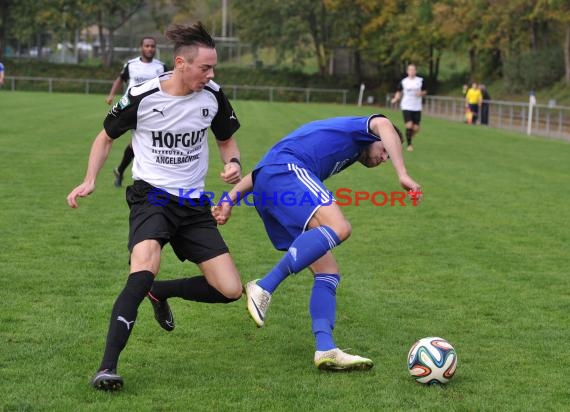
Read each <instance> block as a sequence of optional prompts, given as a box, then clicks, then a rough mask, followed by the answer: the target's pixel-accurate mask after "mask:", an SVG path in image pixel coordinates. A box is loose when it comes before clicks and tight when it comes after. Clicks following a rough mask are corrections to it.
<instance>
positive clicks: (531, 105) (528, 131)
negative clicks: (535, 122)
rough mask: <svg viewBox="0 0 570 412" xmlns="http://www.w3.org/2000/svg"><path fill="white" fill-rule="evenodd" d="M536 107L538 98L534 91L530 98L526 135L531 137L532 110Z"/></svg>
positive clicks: (531, 92)
mask: <svg viewBox="0 0 570 412" xmlns="http://www.w3.org/2000/svg"><path fill="white" fill-rule="evenodd" d="M535 105H536V96H535V95H534V90H531V91H530V97H529V99H528V121H527V124H526V134H527V135H530V134H531V132H532V108H533V107H534V106H535Z"/></svg>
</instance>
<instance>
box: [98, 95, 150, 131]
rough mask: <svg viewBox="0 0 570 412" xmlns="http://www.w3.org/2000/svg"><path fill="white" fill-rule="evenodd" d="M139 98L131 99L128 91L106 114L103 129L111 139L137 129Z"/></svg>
mask: <svg viewBox="0 0 570 412" xmlns="http://www.w3.org/2000/svg"><path fill="white" fill-rule="evenodd" d="M140 101H141V96H137V97H133V96H131V93H130V91H128V92H127V93H126V94H125V95H124V96H123V97H121V100H119V101H118V102H117V103H115V105H114V106H113V108H112V109H111V110H110V111H109V113H107V117H105V120H104V122H103V127H104V128H105V131H106V132H107V134H108V135H109V137H110V138H111V139H116V138H118V137H120V136H121V135H123V134H124V133H125V132H126V131H127V130H131V129H135V128H136V127H137V111H138V107H139V103H140Z"/></svg>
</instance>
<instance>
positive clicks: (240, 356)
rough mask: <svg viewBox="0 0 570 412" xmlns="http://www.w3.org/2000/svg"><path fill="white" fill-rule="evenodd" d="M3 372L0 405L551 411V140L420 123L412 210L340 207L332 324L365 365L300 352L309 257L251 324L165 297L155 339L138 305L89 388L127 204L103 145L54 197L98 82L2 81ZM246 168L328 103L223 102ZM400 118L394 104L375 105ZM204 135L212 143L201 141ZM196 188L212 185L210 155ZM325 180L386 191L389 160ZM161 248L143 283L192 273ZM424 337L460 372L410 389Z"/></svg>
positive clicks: (305, 343) (239, 217) (561, 354)
mask: <svg viewBox="0 0 570 412" xmlns="http://www.w3.org/2000/svg"><path fill="white" fill-rule="evenodd" d="M0 94H1V95H2V98H0V111H1V112H2V115H3V120H2V122H0V136H2V137H1V138H2V143H3V153H4V157H3V161H2V162H1V163H0V174H1V175H2V182H3V187H4V188H5V189H6V190H4V196H2V198H1V199H0V210H1V211H2V219H0V231H1V232H2V236H1V237H0V257H1V261H2V265H3V272H2V276H1V277H0V300H1V301H2V302H4V305H3V307H2V311H0V324H1V325H2V327H1V328H0V342H2V352H1V353H2V355H1V356H0V373H1V375H2V377H3V382H2V388H3V391H2V396H1V397H0V409H1V410H3V411H13V410H15V411H94V410H98V411H99V410H105V411H137V412H138V411H206V410H207V411H255V410H268V411H291V410H298V411H331V410H335V411H336V410H338V411H345V410H349V411H383V410H386V411H410V410H418V411H442V410H446V411H448V410H449V411H493V410H499V409H500V410H501V411H502V410H504V411H523V410H524V411H526V410H532V411H535V410H536V411H538V410H548V411H562V410H566V409H567V406H568V384H567V379H566V378H567V371H568V370H569V368H570V364H569V360H568V356H567V353H566V351H565V350H564V348H565V347H566V346H567V343H568V340H569V338H570V337H569V331H568V313H569V312H570V295H569V293H568V291H569V290H570V278H569V277H568V271H567V267H568V260H569V258H570V255H569V250H568V244H569V242H570V234H569V232H568V230H567V223H568V222H569V221H570V208H568V207H565V206H564V205H567V204H568V203H569V202H570V192H569V191H567V190H560V188H564V187H566V186H567V180H568V175H569V173H570V169H569V164H568V158H569V157H570V145H569V144H568V143H567V142H560V141H549V140H542V139H535V138H527V137H526V136H521V135H518V134H514V133H509V132H505V131H498V130H493V129H488V128H477V127H471V126H467V125H464V124H461V123H452V122H446V121H440V120H435V119H431V118H429V117H427V118H425V119H422V131H421V133H420V135H419V136H418V138H417V141H416V144H415V146H416V151H415V152H413V153H408V152H406V153H405V160H406V165H407V168H408V170H409V172H410V173H411V174H412V176H414V177H415V178H417V179H418V180H419V181H420V182H421V183H422V184H423V186H424V194H425V198H424V201H423V203H422V204H421V205H420V206H419V207H416V208H414V207H411V206H410V207H382V208H380V209H379V208H378V207H374V206H373V205H372V204H370V203H366V202H365V203H364V204H361V205H360V206H350V207H344V208H343V213H344V214H345V215H346V216H347V218H348V219H349V220H350V222H351V224H352V228H353V234H352V236H351V238H350V239H349V240H348V241H346V242H345V243H343V244H342V245H341V246H339V247H338V248H336V249H335V251H334V254H335V256H336V258H337V260H338V261H339V264H340V267H341V268H342V275H343V280H342V282H341V284H340V287H339V290H338V294H337V298H338V316H337V323H336V328H335V337H336V340H337V342H338V344H339V345H341V346H342V347H345V348H346V347H350V348H352V351H353V352H355V353H359V354H361V355H364V356H369V357H371V358H372V359H373V360H374V361H375V362H376V366H375V367H374V369H372V370H371V371H370V372H366V373H341V374H335V373H321V372H319V371H318V370H316V369H315V368H314V366H313V365H312V356H313V350H314V347H313V338H312V336H311V332H310V320H309V316H308V314H307V301H308V296H309V294H310V288H311V277H310V274H309V273H308V271H304V272H302V273H300V274H298V275H295V276H291V277H290V278H289V279H288V280H287V281H286V282H284V283H283V285H282V286H281V287H280V288H279V289H278V291H277V292H276V293H275V296H274V298H273V300H272V303H271V308H270V311H269V312H268V318H267V324H266V326H265V327H264V328H263V329H257V328H255V326H254V324H253V322H252V321H251V320H250V319H249V318H248V315H247V312H246V310H245V301H244V299H243V298H242V299H241V300H240V301H238V302H235V303H231V304H228V305H206V304H198V303H195V302H187V301H182V300H179V299H172V301H171V306H172V309H173V311H174V316H175V317H176V322H177V327H176V330H175V331H174V332H172V333H166V332H164V331H163V330H162V329H160V328H159V327H158V325H157V324H156V322H155V320H154V318H153V315H152V310H151V308H150V305H149V304H148V302H143V304H142V305H141V307H140V309H139V314H138V319H137V323H136V326H135V328H134V331H133V334H132V335H131V339H130V341H129V343H128V346H127V348H126V350H125V351H124V353H123V355H122V357H121V362H120V365H119V372H120V373H121V374H122V375H123V377H124V378H125V383H126V386H125V388H124V390H123V392H121V393H117V394H110V393H100V392H96V391H94V390H92V389H91V388H90V387H89V386H88V380H89V378H90V377H91V376H92V374H93V372H94V371H95V368H96V367H97V365H98V363H99V360H100V357H101V355H102V351H103V346H104V342H105V334H106V331H107V325H108V320H109V313H110V311H111V307H112V305H113V301H114V299H115V298H116V296H117V294H118V293H119V291H120V290H121V288H122V286H123V285H124V282H125V277H126V274H127V271H128V269H127V268H128V265H127V259H128V256H127V249H126V238H127V233H128V223H127V222H128V209H127V206H126V204H125V201H124V191H123V190H117V189H115V188H114V187H113V174H112V168H113V167H114V166H115V165H116V164H117V163H118V162H119V160H120V158H121V155H122V151H123V150H122V149H123V148H124V146H125V145H126V143H127V141H128V139H129V136H128V135H125V136H123V137H121V138H120V139H119V140H118V141H117V142H116V143H115V147H114V148H113V149H112V151H111V154H110V157H109V159H108V161H107V163H106V164H105V166H104V168H103V169H102V171H101V173H100V176H99V178H98V182H97V190H96V192H95V193H93V194H92V195H91V196H90V197H88V198H85V199H80V207H79V209H77V210H71V209H70V208H69V207H68V206H67V205H66V203H65V196H66V195H67V193H68V192H69V191H70V190H71V189H72V188H73V187H74V186H75V185H77V184H78V183H79V182H80V181H81V179H82V178H83V175H84V172H85V167H86V162H87V153H88V150H89V147H90V144H91V141H92V138H93V137H94V136H95V134H96V133H97V132H98V131H99V130H100V128H101V121H102V119H103V116H104V115H105V113H106V111H107V110H108V107H107V106H106V105H105V104H104V103H103V101H102V100H101V99H100V97H99V96H83V95H65V94H52V95H48V94H45V93H11V92H8V91H6V90H2V91H0ZM234 106H235V108H236V112H237V113H238V116H239V118H240V121H241V123H242V129H241V130H240V131H239V132H238V134H237V138H238V141H239V144H240V148H241V150H242V160H243V164H244V167H245V169H246V170H249V169H251V168H252V167H253V166H254V165H255V163H256V162H257V161H258V159H259V158H260V156H261V155H262V154H263V153H264V152H265V150H267V149H268V148H269V146H270V145H272V144H273V142H275V141H276V140H277V139H278V138H280V137H281V136H282V135H283V134H285V133H287V132H288V131H290V130H292V129H293V128H295V127H296V126H298V125H300V124H301V123H304V122H307V121H310V120H313V119H318V118H325V117H329V116H337V115H363V114H368V113H369V112H370V108H358V107H356V106H342V105H313V104H311V105H299V104H284V103H279V104H267V103H259V102H244V101H239V102H235V105H234ZM388 114H389V115H390V116H391V117H392V118H393V119H396V123H397V124H399V125H401V120H400V118H401V115H400V113H398V112H388ZM212 149H213V148H212ZM211 162H212V163H211V165H212V167H211V170H210V173H209V175H208V179H207V188H208V190H213V191H215V192H216V193H220V192H221V191H222V190H227V189H228V186H227V185H225V184H223V182H221V181H220V180H219V177H218V173H219V170H220V167H221V164H220V161H219V157H218V153H217V150H215V149H213V150H211ZM327 186H328V187H329V188H330V189H331V190H336V189H337V188H340V187H348V188H351V189H353V190H363V191H366V190H368V191H376V190H384V191H392V190H400V188H399V186H398V184H397V180H396V176H395V173H394V172H393V171H392V169H391V166H390V165H385V166H382V167H380V168H379V169H378V170H369V169H365V168H363V167H360V166H357V165H355V166H353V167H351V168H349V169H347V170H346V171H344V172H343V173H341V174H339V175H337V176H335V177H333V178H331V179H330V180H329V181H327ZM221 230H222V232H223V235H224V237H225V239H226V241H227V242H228V245H229V246H230V249H231V251H232V254H233V256H234V259H235V261H236V264H237V267H238V269H239V270H240V272H241V275H242V279H243V281H244V282H245V281H249V280H251V279H254V278H256V277H258V276H260V275H262V274H263V273H265V272H266V271H268V270H269V269H270V268H271V267H272V265H273V264H274V263H275V262H276V261H277V259H278V258H279V257H280V256H281V254H280V253H278V252H275V251H273V250H272V247H271V245H270V242H269V240H268V239H267V236H266V235H265V233H264V229H263V225H262V223H261V222H260V220H259V218H258V216H257V214H256V213H255V211H254V210H253V209H251V208H248V207H241V208H235V210H234V213H233V217H232V220H231V221H230V222H229V223H228V225H227V226H225V227H222V229H221ZM196 273H197V269H196V268H195V267H194V266H193V265H191V264H188V263H184V264H183V263H180V262H179V261H178V260H177V259H176V257H175V256H174V254H173V253H172V251H171V250H170V248H169V246H166V247H165V249H164V253H163V261H162V265H161V273H160V275H159V276H160V278H162V279H174V278H179V277H183V276H193V275H195V274H196ZM428 335H441V336H443V337H444V338H447V339H448V340H449V341H450V342H451V343H452V344H454V346H455V348H456V350H457V353H458V357H459V366H458V369H457V373H456V375H455V377H454V378H453V380H452V381H451V382H450V384H449V385H447V386H446V387H444V388H439V387H424V386H420V385H417V384H415V383H413V381H412V379H411V378H410V376H409V375H408V372H407V370H406V367H405V363H406V355H407V351H408V349H409V347H410V346H411V344H412V343H413V342H414V341H415V340H416V339H417V338H420V337H424V336H428Z"/></svg>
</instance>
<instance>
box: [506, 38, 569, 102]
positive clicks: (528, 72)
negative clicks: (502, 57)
mask: <svg viewBox="0 0 570 412" xmlns="http://www.w3.org/2000/svg"><path fill="white" fill-rule="evenodd" d="M503 70H504V79H505V85H506V87H507V89H508V90H509V91H511V92H523V91H527V92H528V91H529V90H531V89H535V90H536V89H537V88H542V87H545V86H548V85H550V84H553V83H556V82H557V81H559V80H560V79H561V78H562V76H564V58H563V52H562V50H561V49H560V47H551V48H549V49H544V50H540V51H537V52H529V53H523V54H520V55H516V56H511V57H510V58H509V59H508V60H507V61H506V62H505V64H504V68H503Z"/></svg>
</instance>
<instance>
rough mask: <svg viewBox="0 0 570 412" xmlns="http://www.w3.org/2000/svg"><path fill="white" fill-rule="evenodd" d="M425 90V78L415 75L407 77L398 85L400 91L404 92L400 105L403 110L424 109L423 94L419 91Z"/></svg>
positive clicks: (415, 110) (418, 110) (416, 110)
mask: <svg viewBox="0 0 570 412" xmlns="http://www.w3.org/2000/svg"><path fill="white" fill-rule="evenodd" d="M423 90H425V86H424V79H423V78H421V77H419V76H415V77H414V78H413V79H412V78H410V77H405V78H403V79H402V81H401V82H400V84H399V85H398V91H399V92H400V93H402V101H401V103H400V107H401V108H402V110H410V111H414V112H420V111H421V110H422V96H418V93H419V92H421V91H423Z"/></svg>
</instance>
